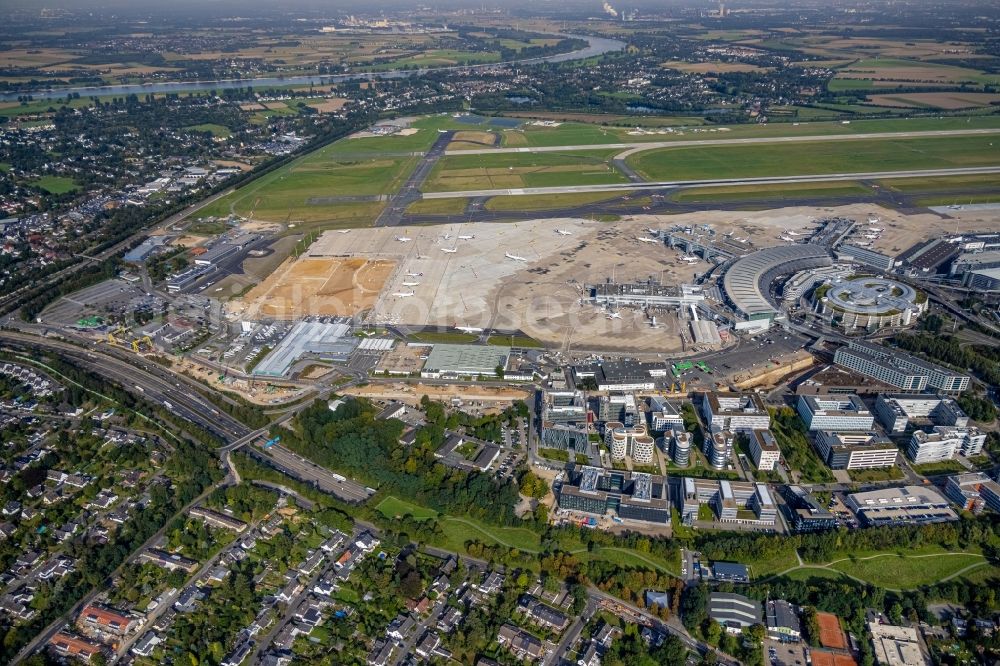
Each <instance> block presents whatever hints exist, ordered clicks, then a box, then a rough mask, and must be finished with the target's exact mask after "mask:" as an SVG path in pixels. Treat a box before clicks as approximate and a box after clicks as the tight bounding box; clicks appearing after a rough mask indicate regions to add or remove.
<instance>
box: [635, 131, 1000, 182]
mask: <svg viewBox="0 0 1000 666" xmlns="http://www.w3.org/2000/svg"><path fill="white" fill-rule="evenodd" d="M993 143H995V144H996V145H991V144H993ZM627 161H628V163H629V164H630V165H631V166H632V167H633V168H634V169H636V170H637V171H638V172H639V173H641V174H642V175H643V176H645V177H646V178H649V179H650V180H693V179H702V178H704V179H709V178H727V177H733V178H738V177H766V176H786V175H799V174H801V175H809V174H823V173H845V172H846V173H850V172H858V171H895V170H905V169H932V168H954V167H973V166H991V165H997V164H1000V141H996V142H994V141H992V140H991V138H989V137H980V136H959V137H942V138H920V139H880V140H871V141H856V142H855V141H835V142H834V141H832V142H822V141H817V142H810V143H796V144H757V145H733V146H707V147H697V148H695V147H692V148H666V149H660V150H650V151H646V152H641V153H637V154H635V155H632V156H631V157H629V158H628V160H627Z"/></svg>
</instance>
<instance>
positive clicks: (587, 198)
mask: <svg viewBox="0 0 1000 666" xmlns="http://www.w3.org/2000/svg"><path fill="white" fill-rule="evenodd" d="M614 198H615V197H614V196H609V195H608V194H607V193H606V192H590V193H583V194H546V195H525V196H516V197H515V196H510V197H491V198H490V200H489V201H487V202H486V210H493V211H508V210H556V209H559V208H573V207H575V206H585V205H587V204H592V203H597V202H599V201H608V200H610V199H614ZM444 201H449V200H448V199H444Z"/></svg>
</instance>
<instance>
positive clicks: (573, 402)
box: [542, 391, 587, 423]
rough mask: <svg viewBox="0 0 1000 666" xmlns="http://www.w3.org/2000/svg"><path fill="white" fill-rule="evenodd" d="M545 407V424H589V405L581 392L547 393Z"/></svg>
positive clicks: (543, 416) (543, 418)
mask: <svg viewBox="0 0 1000 666" xmlns="http://www.w3.org/2000/svg"><path fill="white" fill-rule="evenodd" d="M543 405H544V406H543V408H542V421H544V422H547V423H586V422H587V403H586V401H585V400H584V398H583V393H581V392H580V391H545V394H544V402H543Z"/></svg>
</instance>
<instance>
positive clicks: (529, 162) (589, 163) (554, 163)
mask: <svg viewBox="0 0 1000 666" xmlns="http://www.w3.org/2000/svg"><path fill="white" fill-rule="evenodd" d="M615 152H616V151H614V150H595V151H573V152H567V153H506V154H498V155H447V156H445V157H444V158H442V159H441V161H440V162H438V164H437V165H436V166H435V167H434V170H433V171H432V172H431V175H430V177H429V178H428V179H427V182H426V183H425V185H424V191H426V192H451V191H460V190H479V189H496V188H522V187H550V186H559V185H587V184H607V183H624V182H627V178H626V177H625V175H624V174H622V173H621V172H620V171H618V170H617V169H616V168H615V167H614V166H613V165H612V164H611V158H612V157H613V155H614V154H615Z"/></svg>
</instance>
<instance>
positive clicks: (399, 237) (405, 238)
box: [396, 236, 413, 243]
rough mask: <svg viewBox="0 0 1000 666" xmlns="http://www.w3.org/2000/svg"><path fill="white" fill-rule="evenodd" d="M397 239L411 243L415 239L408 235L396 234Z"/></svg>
mask: <svg viewBox="0 0 1000 666" xmlns="http://www.w3.org/2000/svg"><path fill="white" fill-rule="evenodd" d="M396 240H398V241H399V242H400V243H409V242H410V241H411V240H413V239H412V238H409V237H407V236H396Z"/></svg>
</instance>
